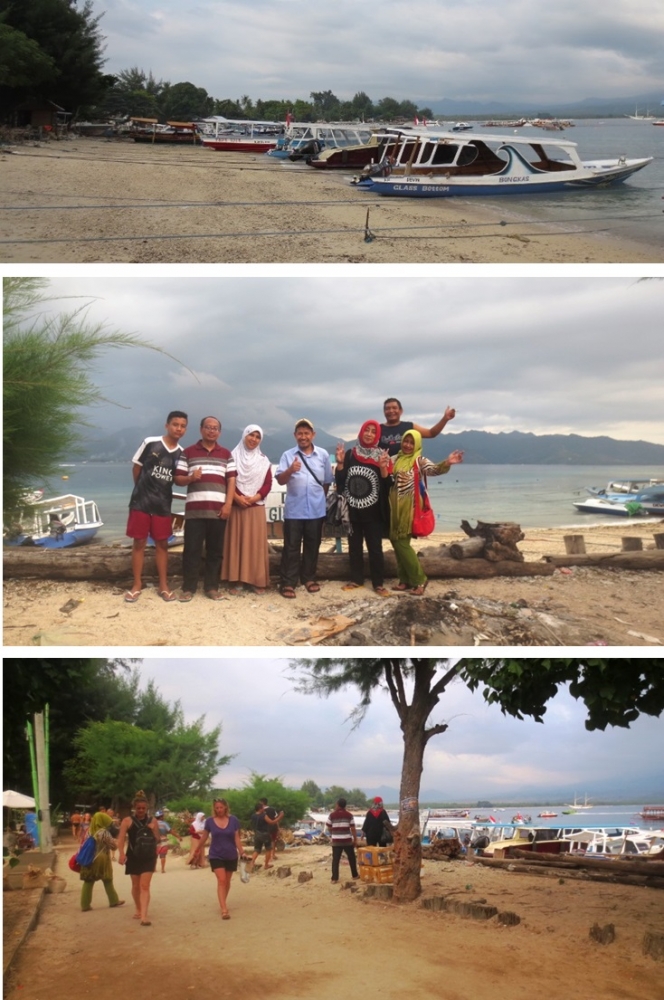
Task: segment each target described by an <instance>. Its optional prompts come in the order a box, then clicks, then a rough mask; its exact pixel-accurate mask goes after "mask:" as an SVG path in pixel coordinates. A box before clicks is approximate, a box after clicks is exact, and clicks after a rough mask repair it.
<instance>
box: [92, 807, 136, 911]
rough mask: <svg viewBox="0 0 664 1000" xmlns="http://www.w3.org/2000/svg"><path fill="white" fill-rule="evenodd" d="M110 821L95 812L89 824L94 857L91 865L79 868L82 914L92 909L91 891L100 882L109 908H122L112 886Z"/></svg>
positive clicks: (101, 813) (121, 903) (113, 847)
mask: <svg viewBox="0 0 664 1000" xmlns="http://www.w3.org/2000/svg"><path fill="white" fill-rule="evenodd" d="M112 822H113V821H112V819H111V817H110V816H107V815H106V813H103V812H96V813H95V814H94V816H93V817H92V821H91V823H90V834H89V835H90V837H94V840H95V856H94V860H93V861H92V864H90V865H84V866H82V867H81V881H82V883H83V885H82V886H81V909H82V910H83V912H84V913H86V912H87V911H88V910H91V909H92V890H93V889H94V884H95V882H101V884H102V885H103V886H104V890H105V892H106V895H107V897H108V905H109V906H111V907H115V906H124V902H125V901H124V899H120V897H119V896H118V894H117V892H116V891H115V886H114V885H113V862H112V860H111V851H112V850H115V846H116V845H115V841H114V840H113V838H112V836H111V832H110V829H109V827H110V826H111V824H112Z"/></svg>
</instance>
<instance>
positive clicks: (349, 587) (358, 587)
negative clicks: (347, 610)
mask: <svg viewBox="0 0 664 1000" xmlns="http://www.w3.org/2000/svg"><path fill="white" fill-rule="evenodd" d="M363 587H364V584H363V583H345V584H344V585H343V587H342V588H341V589H342V590H361V589H362V588H363Z"/></svg>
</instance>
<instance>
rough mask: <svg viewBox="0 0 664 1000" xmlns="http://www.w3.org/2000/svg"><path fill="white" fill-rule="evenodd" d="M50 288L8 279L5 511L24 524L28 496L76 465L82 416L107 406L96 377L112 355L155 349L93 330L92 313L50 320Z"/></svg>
mask: <svg viewBox="0 0 664 1000" xmlns="http://www.w3.org/2000/svg"><path fill="white" fill-rule="evenodd" d="M47 285H48V282H47V281H45V280H44V279H40V278H5V279H4V329H3V337H4V351H3V371H4V375H3V406H4V424H3V449H4V462H3V511H4V514H5V518H6V520H7V522H8V521H9V519H10V518H12V517H19V516H20V513H21V510H22V508H23V507H24V506H25V501H24V496H25V493H26V491H28V490H30V489H31V488H34V487H35V486H43V485H44V483H45V481H47V480H48V479H49V477H51V476H54V475H56V474H57V469H58V465H59V464H60V463H61V462H63V461H64V460H67V459H71V457H72V454H73V453H74V452H75V449H76V447H77V445H78V442H79V435H80V429H81V427H82V426H83V424H84V421H83V420H82V418H81V416H80V410H81V408H82V407H84V406H91V405H92V404H94V403H98V402H100V401H101V400H102V399H103V396H102V393H101V391H100V390H99V389H98V388H97V386H96V385H95V384H94V382H93V380H92V376H91V372H92V371H93V366H94V363H95V362H96V361H97V359H98V358H99V356H100V355H102V354H103V352H104V351H105V350H107V349H108V348H118V347H146V348H150V349H151V350H158V351H160V353H162V354H166V353H167V352H165V351H162V350H161V349H160V348H157V347H154V346H153V345H151V344H149V343H148V342H147V341H146V340H144V339H143V338H141V337H139V336H137V335H136V334H133V333H122V332H119V331H115V330H110V329H108V328H107V327H106V325H105V324H104V323H91V322H90V321H89V320H88V318H87V312H88V308H89V305H88V304H87V303H86V304H84V305H78V306H76V307H75V308H74V309H72V310H70V311H68V312H61V313H58V314H57V315H46V314H45V313H44V311H43V304H44V303H45V302H46V301H48V295H47V293H46V288H47Z"/></svg>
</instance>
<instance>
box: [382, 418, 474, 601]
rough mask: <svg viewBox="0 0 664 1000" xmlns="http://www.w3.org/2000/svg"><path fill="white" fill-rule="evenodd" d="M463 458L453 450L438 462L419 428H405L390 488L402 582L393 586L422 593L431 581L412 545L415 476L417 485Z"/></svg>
mask: <svg viewBox="0 0 664 1000" xmlns="http://www.w3.org/2000/svg"><path fill="white" fill-rule="evenodd" d="M458 462H463V452H462V451H453V452H451V454H449V455H448V456H447V458H446V459H444V460H443V461H442V462H438V464H437V465H435V464H434V463H433V462H431V461H429V459H428V458H424V456H423V455H422V436H421V434H420V432H419V431H415V430H411V431H406V433H405V434H404V436H403V439H402V441H401V450H400V452H399V454H398V455H397V457H396V459H395V461H394V481H393V485H392V489H391V490H390V542H391V543H392V548H393V549H394V554H395V556H396V560H397V572H398V575H399V582H398V583H397V584H396V585H395V586H394V587H392V590H409V591H410V593H411V594H413V595H415V596H416V597H421V595H422V594H423V593H424V591H425V588H426V585H427V583H428V580H427V576H426V573H425V572H424V570H423V569H422V564H421V562H420V560H419V559H418V558H417V553H416V552H415V550H414V549H413V547H412V545H411V539H412V537H413V514H414V511H415V480H416V476H417V480H418V489H419V488H420V484H421V483H422V481H423V479H424V477H425V476H440V475H442V474H443V473H445V472H449V470H450V466H452V465H456V464H457V463H458Z"/></svg>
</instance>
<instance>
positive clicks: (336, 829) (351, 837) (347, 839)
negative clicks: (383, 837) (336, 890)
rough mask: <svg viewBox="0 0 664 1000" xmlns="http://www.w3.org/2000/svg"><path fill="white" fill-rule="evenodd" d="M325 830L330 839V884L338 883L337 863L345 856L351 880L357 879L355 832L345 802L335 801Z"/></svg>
mask: <svg viewBox="0 0 664 1000" xmlns="http://www.w3.org/2000/svg"><path fill="white" fill-rule="evenodd" d="M326 826H327V829H328V832H329V834H330V836H331V838H332V882H338V881H339V862H340V861H341V855H342V854H345V855H346V857H347V858H348V864H349V865H350V873H351V875H352V876H353V878H359V877H360V876H359V872H358V870H357V859H356V857H355V848H356V847H357V831H356V829H355V819H354V817H353V814H352V813H350V812H348V810H347V809H346V800H345V799H344V798H340V799H337V808H336V809H335V810H334V811H333V812H331V813H330V815H329V816H328V819H327V824H326Z"/></svg>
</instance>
